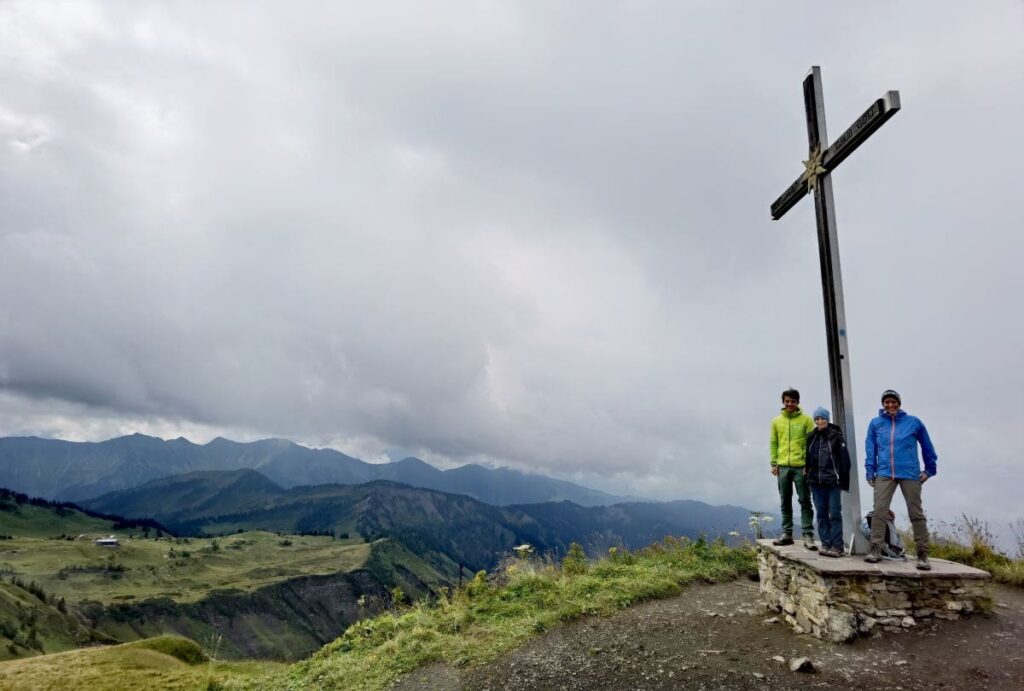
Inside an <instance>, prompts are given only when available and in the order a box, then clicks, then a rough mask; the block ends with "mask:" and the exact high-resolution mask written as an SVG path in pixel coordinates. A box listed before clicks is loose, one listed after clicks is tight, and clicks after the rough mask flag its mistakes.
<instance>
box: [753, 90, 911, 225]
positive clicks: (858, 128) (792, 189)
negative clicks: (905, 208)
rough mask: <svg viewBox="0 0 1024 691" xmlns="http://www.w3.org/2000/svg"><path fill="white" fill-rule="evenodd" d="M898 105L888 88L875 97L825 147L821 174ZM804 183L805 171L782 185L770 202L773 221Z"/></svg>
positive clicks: (799, 193) (793, 203) (894, 93)
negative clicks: (783, 190) (879, 96)
mask: <svg viewBox="0 0 1024 691" xmlns="http://www.w3.org/2000/svg"><path fill="white" fill-rule="evenodd" d="M899 109H900V92H899V91H888V92H886V94H885V95H884V96H882V97H881V98H879V99H878V100H876V101H875V102H874V103H872V104H871V106H870V107H869V108H868V109H867V110H865V111H864V113H863V114H862V115H861V116H860V117H859V118H857V119H856V120H855V121H854V122H853V124H852V125H850V127H848V128H847V130H846V131H845V132H843V133H842V134H841V135H839V138H838V139H836V141H835V142H834V143H833V144H832V146H830V147H828V149H827V150H826V151H825V155H824V156H822V157H821V167H822V168H824V169H825V171H826V172H825V174H826V175H827V174H828V173H831V172H832V171H833V170H835V168H836V166H838V165H839V164H840V163H842V162H843V161H844V160H845V159H846V157H847V156H849V155H850V154H852V153H853V152H854V150H855V149H856V148H857V147H859V146H860V145H861V144H863V143H864V142H865V141H866V140H867V138H868V137H870V136H871V135H872V134H874V133H875V131H876V130H877V129H878V128H879V127H881V126H882V125H884V124H885V122H886V121H887V120H888V119H889V118H891V117H892V116H893V115H895V114H896V113H897V112H898V111H899ZM807 191H808V185H807V177H806V175H801V176H800V177H799V178H797V179H796V181H795V182H793V184H791V185H790V186H789V187H787V188H786V191H785V192H783V193H782V195H781V196H780V197H779V198H778V199H776V200H775V202H774V203H772V207H771V211H772V220H774V221H777V220H779V219H780V218H782V216H783V215H784V214H785V213H786V212H787V211H789V210H790V209H792V208H793V207H794V206H796V203H797V202H798V201H800V200H801V199H803V197H804V195H805V194H807Z"/></svg>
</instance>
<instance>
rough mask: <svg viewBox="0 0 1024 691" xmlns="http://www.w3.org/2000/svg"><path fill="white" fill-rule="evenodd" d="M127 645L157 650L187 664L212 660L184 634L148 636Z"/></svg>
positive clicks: (197, 663)
mask: <svg viewBox="0 0 1024 691" xmlns="http://www.w3.org/2000/svg"><path fill="white" fill-rule="evenodd" d="M127 646H128V647H130V648H144V649H147V650H155V651H157V652H158V653H163V654H164V655H170V656H171V657H173V658H176V659H178V660H181V661H182V662H184V663H185V664H187V665H199V664H202V663H204V662H209V660H210V658H208V657H206V653H204V652H203V648H202V646H200V645H199V644H198V643H196V642H195V641H192V640H189V639H188V638H183V637H182V636H157V637H156V638H146V639H144V640H141V641H135V642H134V643H128V644H127Z"/></svg>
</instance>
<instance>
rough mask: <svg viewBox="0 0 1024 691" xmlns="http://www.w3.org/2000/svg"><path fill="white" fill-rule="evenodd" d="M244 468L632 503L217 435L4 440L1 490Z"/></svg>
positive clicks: (73, 492) (284, 478) (586, 502)
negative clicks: (201, 438) (201, 440)
mask: <svg viewBox="0 0 1024 691" xmlns="http://www.w3.org/2000/svg"><path fill="white" fill-rule="evenodd" d="M244 468H250V469H254V470H258V471H259V472H260V474H261V475H263V476H264V477H265V478H267V479H269V480H270V481H271V482H273V483H275V484H277V485H279V486H280V487H283V488H285V489H288V488H291V487H296V486H301V485H323V484H342V485H355V484H362V483H366V482H372V481H374V480H390V481H393V482H400V483H403V484H408V485H412V486H414V487H423V488H426V489H433V490H438V491H441V492H452V493H456V494H465V495H468V496H471V497H473V498H475V499H478V500H480V501H482V502H484V503H487V504H494V505H496V506H506V505H510V504H532V503H539V502H550V501H563V500H567V501H572V502H574V503H576V504H579V505H581V506H607V505H610V504H615V503H619V502H622V501H627V500H629V499H630V498H628V497H621V496H615V495H611V494H608V493H605V492H601V491H598V490H593V489H589V488H586V487H582V486H580V485H577V484H574V483H572V482H567V481H565V480H557V479H554V478H550V477H546V476H543V475H533V474H528V473H521V472H518V471H515V470H511V469H508V468H498V469H493V470H492V469H489V468H484V467H482V466H478V465H465V466H462V467H459V468H453V469H451V470H439V469H438V468H435V467H434V466H432V465H430V464H428V463H425V462H423V461H421V460H419V459H417V458H406V459H403V460H401V461H397V462H394V463H383V464H374V463H366V462H364V461H361V460H359V459H357V458H352V457H351V456H346V455H345V454H343V453H341V452H340V451H335V450H333V449H310V448H308V447H305V446H301V445H299V444H295V443H293V442H290V441H287V440H284V439H264V440H261V441H254V442H234V441H230V440H228V439H223V438H221V437H218V438H216V439H214V440H212V441H210V442H209V443H207V444H194V443H192V442H190V441H189V440H187V439H185V438H183V437H179V438H177V439H170V440H166V441H165V440H163V439H158V438H156V437H149V436H146V435H143V434H133V435H129V436H124V437H117V438H115V439H108V440H107V441H102V442H69V441H63V440H59V439H41V438H38V437H3V438H0V486H4V487H10V488H11V489H14V490H16V491H19V492H24V493H25V494H30V495H32V496H38V497H45V498H47V499H57V500H64V501H83V500H86V499H92V498H95V497H98V496H100V495H102V494H106V493H108V492H112V491H117V490H123V489H128V488H131V487H137V486H139V485H142V484H145V483H147V482H150V481H152V480H157V479H160V478H164V477H170V476H175V475H180V474H183V473H189V472H193V471H232V470H241V469H244Z"/></svg>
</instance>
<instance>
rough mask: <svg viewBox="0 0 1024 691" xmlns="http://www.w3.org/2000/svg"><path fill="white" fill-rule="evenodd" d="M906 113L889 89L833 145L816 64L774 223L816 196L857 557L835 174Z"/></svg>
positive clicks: (846, 507) (807, 80) (850, 530)
mask: <svg viewBox="0 0 1024 691" xmlns="http://www.w3.org/2000/svg"><path fill="white" fill-rule="evenodd" d="M899 109H900V93H899V92H898V91H887V92H886V93H885V95H884V96H882V97H881V98H879V99H878V100H876V101H875V102H874V103H872V104H871V106H870V107H869V108H868V109H867V110H866V111H864V113H863V114H862V115H861V116H860V117H859V118H857V119H856V120H855V121H854V123H853V124H852V125H850V127H849V128H848V129H847V130H846V131H845V132H843V133H842V134H841V135H840V136H839V138H838V139H837V140H836V141H835V143H834V144H832V146H829V145H828V135H827V134H826V131H825V101H824V98H823V97H822V92H821V68H820V67H817V66H814V67H811V71H810V72H808V73H807V76H806V77H804V111H805V113H806V115H807V152H808V153H807V160H806V161H804V162H803V163H804V172H803V174H802V175H800V177H798V178H797V179H796V181H795V182H793V184H792V185H790V186H789V187H788V188H787V189H786V191H785V192H783V193H782V195H781V196H780V197H779V198H778V199H776V200H775V202H774V203H773V204H772V207H771V212H772V220H774V221H777V220H779V219H780V218H782V216H783V215H784V214H785V213H786V212H787V211H789V210H790V209H792V208H793V207H794V206H795V205H796V203H797V202H799V201H800V200H801V199H803V197H804V195H805V194H809V193H813V195H814V213H815V217H816V219H817V225H818V257H819V259H820V260H821V290H822V297H823V299H824V303H825V337H826V340H827V342H828V373H829V383H830V385H831V389H832V413H833V419H834V420H835V421H836V422H841V423H842V424H843V433H844V435H845V436H846V445H847V448H848V449H849V451H850V461H851V468H850V491H849V494H848V496H847V497H846V501H844V502H843V529H844V531H845V532H846V536H845V539H844V542H845V543H846V546H847V547H848V548H849V550H850V553H851V554H863V553H864V552H866V551H867V547H868V545H867V539H866V538H865V537H864V535H863V534H862V533H861V529H860V523H861V515H860V511H861V507H860V489H859V481H860V474H859V471H858V470H857V468H858V462H857V445H856V433H855V429H854V420H853V394H852V393H851V390H850V351H849V347H848V345H847V341H846V308H845V306H844V304H843V277H842V272H841V271H840V269H839V239H838V235H837V233H836V214H835V202H834V201H833V199H832V175H831V173H832V171H834V170H835V169H836V167H837V166H838V165H839V164H840V163H842V162H843V161H844V160H845V159H846V157H847V156H849V155H850V154H851V153H853V151H854V150H855V149H856V148H857V147H859V146H860V145H861V144H863V143H864V142H865V141H867V138H868V137H870V136H871V135H872V134H874V132H875V131H876V130H877V129H878V128H879V127H881V126H882V125H883V124H885V121H886V120H888V119H889V118H891V117H892V116H893V115H895V114H896V112H897V111H899Z"/></svg>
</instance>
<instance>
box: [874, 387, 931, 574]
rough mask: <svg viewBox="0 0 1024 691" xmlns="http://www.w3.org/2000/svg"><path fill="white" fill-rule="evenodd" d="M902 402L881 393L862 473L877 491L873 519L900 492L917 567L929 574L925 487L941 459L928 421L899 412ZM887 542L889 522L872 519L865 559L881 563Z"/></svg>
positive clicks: (892, 393)
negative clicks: (923, 495) (886, 531)
mask: <svg viewBox="0 0 1024 691" xmlns="http://www.w3.org/2000/svg"><path fill="white" fill-rule="evenodd" d="M902 403H903V401H902V399H901V398H900V395H899V394H898V393H896V392H895V391H893V390H892V389H889V390H888V391H885V392H884V393H883V394H882V409H881V410H879V411H878V417H876V418H875V419H874V420H872V421H871V424H870V425H868V434H867V439H866V440H865V441H864V453H865V455H866V456H867V458H866V459H865V460H864V471H865V474H866V475H867V480H868V484H869V485H871V486H872V487H873V488H874V490H875V507H874V513H873V515H875V516H885V515H888V512H889V505H890V504H891V503H892V497H893V494H895V493H896V488H897V487H899V488H900V491H901V492H902V493H903V499H904V500H905V501H906V502H907V512H908V513H909V514H910V525H911V527H912V528H913V530H914V544H915V545H916V547H917V568H919V569H921V570H922V571H928V570H929V569H931V568H932V567H931V564H929V563H928V523H927V521H926V520H925V516H924V507H923V506H922V504H921V485H923V484H924V483H925V482H926V481H927V480H928V478H930V477H933V476H934V475H935V471H936V465H935V462H936V460H938V456H936V455H935V447H934V446H932V440H931V438H930V437H929V436H928V430H927V429H926V428H925V426H924V423H923V422H921V421H920V420H919V419H917V418H916V417H914V416H913V415H908V414H907V413H906V411H904V410H901V409H900V407H901V405H902ZM918 445H920V447H921V455H922V456H923V457H924V470H922V469H921V462H920V460H919V459H918V455H917V447H918ZM884 539H885V522H884V521H872V524H871V551H870V552H868V555H867V556H866V557H864V561H867V562H871V563H875V562H877V561H878V560H879V559H881V557H882V541H883V540H884Z"/></svg>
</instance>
